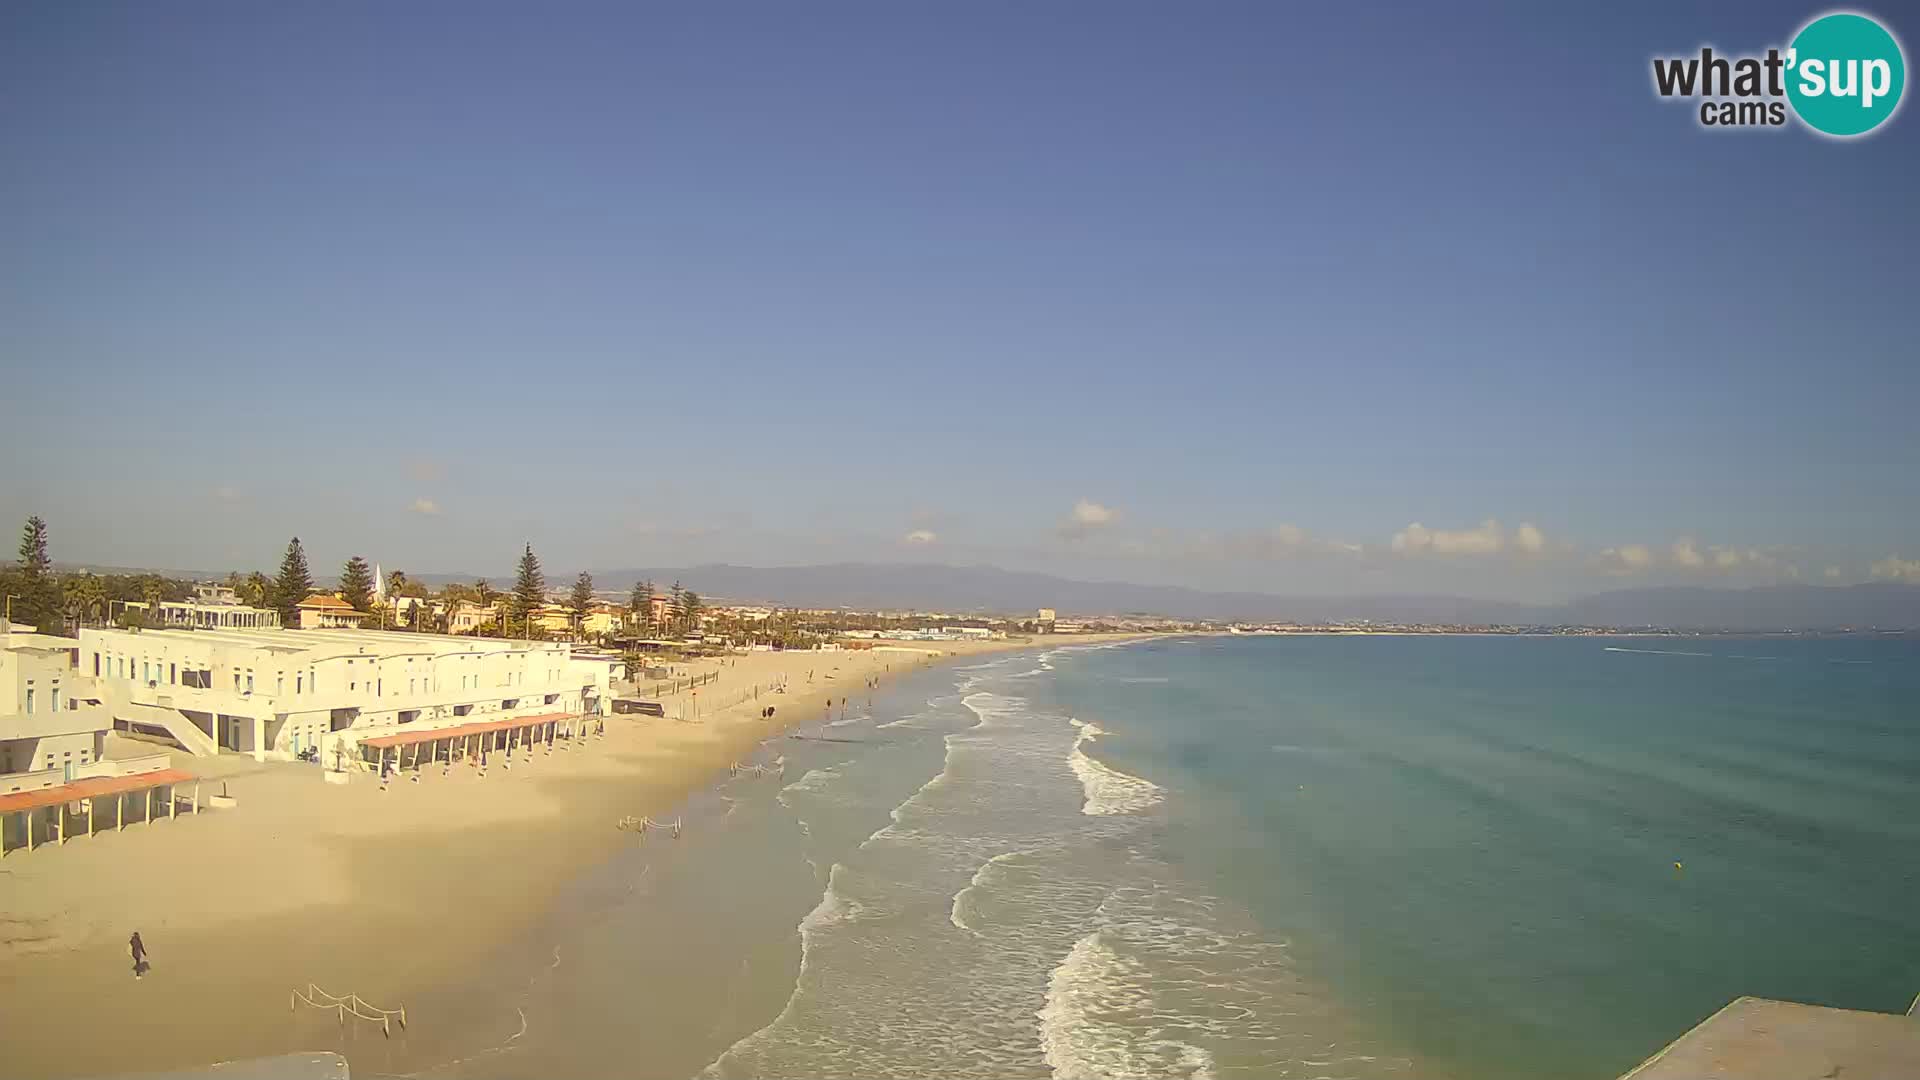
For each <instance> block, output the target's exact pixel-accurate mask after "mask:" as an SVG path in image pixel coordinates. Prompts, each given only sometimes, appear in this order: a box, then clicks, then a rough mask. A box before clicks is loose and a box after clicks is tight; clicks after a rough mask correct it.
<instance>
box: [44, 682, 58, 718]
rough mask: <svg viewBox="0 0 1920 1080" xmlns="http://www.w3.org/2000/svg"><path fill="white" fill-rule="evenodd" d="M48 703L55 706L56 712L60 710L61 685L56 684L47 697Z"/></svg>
mask: <svg viewBox="0 0 1920 1080" xmlns="http://www.w3.org/2000/svg"><path fill="white" fill-rule="evenodd" d="M47 703H48V704H50V705H52V706H53V711H54V712H59V711H60V688H59V687H57V686H56V687H54V688H53V691H52V693H51V694H50V695H49V696H48V698H47Z"/></svg>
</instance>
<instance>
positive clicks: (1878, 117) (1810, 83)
mask: <svg viewBox="0 0 1920 1080" xmlns="http://www.w3.org/2000/svg"><path fill="white" fill-rule="evenodd" d="M1906 87H1907V61H1906V57H1905V56H1904V55H1903V54H1902V53H1901V51H1900V43H1899V42H1898V41H1895V40H1894V38H1893V35H1892V34H1890V33H1888V32H1887V29H1886V27H1884V26H1881V25H1880V24H1879V23H1877V22H1875V21H1874V20H1872V19H1870V18H1868V17H1866V16H1865V15H1856V14H1854V13H1853V12H1850V11H1840V12H1835V13H1833V14H1831V15H1822V16H1821V17H1820V18H1818V19H1815V20H1813V21H1812V22H1810V23H1808V24H1807V25H1806V26H1805V27H1804V28H1803V29H1802V30H1801V31H1800V33H1799V34H1798V35H1796V36H1795V37H1794V39H1793V44H1792V45H1791V46H1789V48H1788V50H1787V100H1788V101H1790V102H1792V103H1793V111H1794V112H1795V113H1797V114H1799V117H1800V119H1801V120H1802V121H1803V122H1805V123H1806V125H1807V126H1808V127H1810V128H1812V129H1814V130H1815V131H1818V132H1821V133H1822V134H1826V135H1833V136H1837V137H1839V138H1848V137H1851V136H1854V135H1865V134H1866V133H1867V132H1869V131H1872V130H1873V129H1874V128H1877V127H1879V126H1880V125H1881V124H1883V123H1885V122H1886V121H1887V118H1888V117H1890V116H1892V115H1893V114H1894V111H1895V110H1896V109H1898V108H1899V107H1900V93H1901V91H1903V90H1905V89H1906Z"/></svg>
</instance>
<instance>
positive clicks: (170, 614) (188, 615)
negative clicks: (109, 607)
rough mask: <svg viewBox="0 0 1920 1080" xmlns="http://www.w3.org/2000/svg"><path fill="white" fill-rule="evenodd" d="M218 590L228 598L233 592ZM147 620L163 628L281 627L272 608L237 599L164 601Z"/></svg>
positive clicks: (245, 628) (262, 628)
mask: <svg viewBox="0 0 1920 1080" xmlns="http://www.w3.org/2000/svg"><path fill="white" fill-rule="evenodd" d="M221 588H222V589H225V591H226V593H227V595H228V596H232V595H233V590H232V589H226V588H225V586H221ZM197 591H198V590H196V592H197ZM142 606H144V605H142ZM150 621H151V622H152V623H153V624H154V625H156V626H163V627H182V628H198V629H217V628H231V629H238V630H272V629H275V628H277V627H278V626H279V625H280V613H279V612H278V611H276V610H274V609H273V608H257V607H248V606H246V605H245V604H242V603H240V602H239V601H237V600H202V599H194V600H163V601H161V602H160V605H159V607H158V608H155V609H153V610H152V618H151V620H150Z"/></svg>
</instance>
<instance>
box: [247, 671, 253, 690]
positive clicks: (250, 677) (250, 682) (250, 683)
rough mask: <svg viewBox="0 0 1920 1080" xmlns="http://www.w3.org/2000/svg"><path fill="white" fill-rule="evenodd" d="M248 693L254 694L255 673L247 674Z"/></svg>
mask: <svg viewBox="0 0 1920 1080" xmlns="http://www.w3.org/2000/svg"><path fill="white" fill-rule="evenodd" d="M247 693H249V694H251V693H253V672H251V671H249V672H247Z"/></svg>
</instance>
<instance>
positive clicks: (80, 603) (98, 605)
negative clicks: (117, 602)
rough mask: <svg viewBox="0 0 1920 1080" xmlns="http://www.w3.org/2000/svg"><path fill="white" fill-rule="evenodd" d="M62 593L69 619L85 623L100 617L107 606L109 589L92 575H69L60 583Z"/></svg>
mask: <svg viewBox="0 0 1920 1080" xmlns="http://www.w3.org/2000/svg"><path fill="white" fill-rule="evenodd" d="M60 592H61V597H62V600H63V605H62V606H63V607H65V609H66V612H67V615H68V617H69V618H71V619H73V621H74V622H76V623H79V622H83V621H85V620H87V619H89V618H96V617H98V613H99V612H101V611H104V610H105V609H106V606H107V589H106V586H104V585H102V584H101V583H100V579H99V578H97V577H94V576H93V575H92V574H68V575H67V576H66V577H65V578H63V579H62V580H61V582H60Z"/></svg>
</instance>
